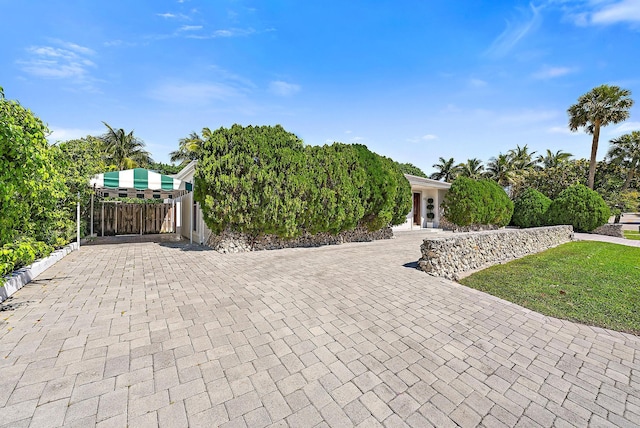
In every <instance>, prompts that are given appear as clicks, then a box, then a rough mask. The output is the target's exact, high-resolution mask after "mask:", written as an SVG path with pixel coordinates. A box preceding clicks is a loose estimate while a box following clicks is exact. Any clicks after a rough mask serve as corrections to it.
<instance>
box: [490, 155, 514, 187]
mask: <svg viewBox="0 0 640 428" xmlns="http://www.w3.org/2000/svg"><path fill="white" fill-rule="evenodd" d="M512 174H513V169H512V166H511V162H510V161H509V155H505V154H502V153H500V154H499V155H498V157H497V158H496V157H493V158H491V159H489V163H488V164H487V172H486V175H487V177H488V178H490V179H492V180H494V181H495V182H497V183H498V184H499V185H500V186H502V187H508V186H509V185H510V184H511V176H512Z"/></svg>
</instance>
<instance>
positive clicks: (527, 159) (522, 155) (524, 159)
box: [508, 144, 536, 171]
mask: <svg viewBox="0 0 640 428" xmlns="http://www.w3.org/2000/svg"><path fill="white" fill-rule="evenodd" d="M535 153H536V152H531V153H529V147H527V145H526V144H525V145H524V147H520V145H519V144H518V145H517V146H516V148H515V149H511V150H509V152H508V156H509V161H510V163H511V167H512V169H513V170H515V171H522V170H530V169H532V168H533V166H534V165H535V162H534V161H533V155H534V154H535Z"/></svg>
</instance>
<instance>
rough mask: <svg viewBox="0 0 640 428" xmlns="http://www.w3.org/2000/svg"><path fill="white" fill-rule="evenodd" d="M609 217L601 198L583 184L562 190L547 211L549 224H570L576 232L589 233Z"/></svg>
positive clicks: (609, 213) (606, 207) (608, 211)
mask: <svg viewBox="0 0 640 428" xmlns="http://www.w3.org/2000/svg"><path fill="white" fill-rule="evenodd" d="M610 215H611V212H610V210H609V207H608V206H607V204H606V202H605V201H604V199H602V196H600V195H599V194H598V193H597V192H595V191H594V190H591V189H589V188H588V187H587V186H585V185H584V184H575V185H573V186H571V187H568V188H566V189H565V190H563V191H562V192H561V193H560V194H559V195H558V197H557V198H556V199H554V201H553V202H551V205H550V206H549V209H548V211H547V218H548V221H549V223H550V224H571V225H573V228H574V229H575V230H576V231H578V232H591V231H592V230H593V229H595V228H597V227H599V226H602V225H603V224H605V223H606V222H607V221H608V220H609V216H610Z"/></svg>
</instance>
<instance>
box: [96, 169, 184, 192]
mask: <svg viewBox="0 0 640 428" xmlns="http://www.w3.org/2000/svg"><path fill="white" fill-rule="evenodd" d="M89 183H90V185H91V186H93V187H95V188H96V189H119V190H124V189H127V190H128V191H141V192H144V191H145V190H152V191H161V192H163V193H165V192H167V193H174V192H180V191H187V192H190V191H192V190H193V186H192V184H191V183H188V182H186V181H182V180H178V179H177V178H173V177H171V176H168V175H163V174H159V173H157V172H154V171H149V170H147V169H144V168H135V169H127V170H124V171H112V172H105V173H102V174H97V175H95V176H93V178H92V179H91V181H90V182H89Z"/></svg>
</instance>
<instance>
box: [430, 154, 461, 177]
mask: <svg viewBox="0 0 640 428" xmlns="http://www.w3.org/2000/svg"><path fill="white" fill-rule="evenodd" d="M433 168H435V169H437V170H438V171H436V172H434V173H433V174H431V175H430V176H429V178H431V179H432V180H444V181H446V182H447V183H451V182H452V181H453V180H455V178H456V177H457V175H458V167H457V165H456V161H455V160H453V158H449V159H448V160H447V159H445V158H443V157H441V158H440V159H438V163H436V164H434V165H433Z"/></svg>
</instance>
